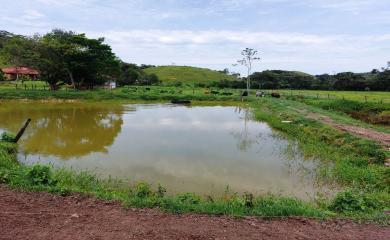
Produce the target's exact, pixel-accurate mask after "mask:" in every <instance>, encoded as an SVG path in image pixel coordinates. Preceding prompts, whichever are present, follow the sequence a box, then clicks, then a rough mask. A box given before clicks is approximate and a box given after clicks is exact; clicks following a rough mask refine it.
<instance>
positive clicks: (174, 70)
mask: <svg viewBox="0 0 390 240" xmlns="http://www.w3.org/2000/svg"><path fill="white" fill-rule="evenodd" d="M145 72H146V73H148V74H151V73H154V74H156V75H157V76H158V77H159V78H160V79H161V80H162V82H163V83H174V82H182V83H183V84H186V83H208V82H213V81H220V80H223V79H227V80H235V77H233V76H229V75H227V74H224V73H220V72H218V71H214V70H210V69H207V68H196V67H185V66H160V67H153V68H147V69H145Z"/></svg>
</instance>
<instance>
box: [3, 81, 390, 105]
mask: <svg viewBox="0 0 390 240" xmlns="http://www.w3.org/2000/svg"><path fill="white" fill-rule="evenodd" d="M0 86H1V85H0ZM1 87H2V88H4V89H16V90H26V91H27V90H41V91H47V90H51V89H50V86H49V85H44V84H23V83H17V84H12V85H3V86H1ZM138 88H142V86H138ZM95 89H106V90H112V89H113V87H112V86H108V85H107V86H100V87H97V88H95ZM59 90H61V91H77V89H73V88H72V87H69V86H63V87H62V88H61V89H59ZM86 90H87V89H86ZM219 90H220V91H224V90H223V89H219ZM192 91H193V94H195V91H198V90H195V89H193V90H192ZM201 91H203V90H201ZM210 91H211V92H213V91H212V90H211V89H210ZM227 91H230V92H234V93H236V94H240V93H241V92H242V91H244V89H229V90H227ZM261 91H262V92H264V93H265V95H268V96H270V95H271V94H272V93H278V94H279V95H280V96H281V97H296V98H302V99H304V98H306V99H319V100H346V101H347V100H350V101H359V102H365V103H381V104H383V103H386V104H387V103H390V92H389V93H388V96H384V97H383V96H376V95H372V94H371V95H370V93H369V92H361V93H360V92H359V93H357V92H351V93H350V94H348V93H346V94H343V92H339V93H338V94H335V91H333V92H328V93H326V92H307V91H296V90H294V91H288V90H261ZM206 92H207V91H205V94H206ZM255 93H256V90H251V95H255ZM207 94H210V93H207Z"/></svg>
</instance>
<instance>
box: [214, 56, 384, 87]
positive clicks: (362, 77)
mask: <svg viewBox="0 0 390 240" xmlns="http://www.w3.org/2000/svg"><path fill="white" fill-rule="evenodd" d="M250 79H251V88H252V89H311V90H343V91H351V90H354V91H368V90H373V91H390V63H389V64H388V66H387V67H385V68H382V69H381V70H377V69H374V70H372V71H371V72H368V73H353V72H342V73H337V74H321V75H310V74H306V73H303V72H296V71H283V70H266V71H262V72H255V73H253V74H251V75H250ZM210 86H211V87H220V88H245V87H246V78H242V79H239V80H237V81H228V80H221V81H216V82H213V83H211V84H210Z"/></svg>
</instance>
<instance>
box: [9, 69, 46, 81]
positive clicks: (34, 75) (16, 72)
mask: <svg viewBox="0 0 390 240" xmlns="http://www.w3.org/2000/svg"><path fill="white" fill-rule="evenodd" d="M1 71H2V72H3V73H4V75H5V77H6V79H8V80H18V79H19V77H20V76H26V77H29V78H30V79H31V80H36V79H38V77H39V71H38V70H35V69H32V68H28V67H6V68H2V69H1Z"/></svg>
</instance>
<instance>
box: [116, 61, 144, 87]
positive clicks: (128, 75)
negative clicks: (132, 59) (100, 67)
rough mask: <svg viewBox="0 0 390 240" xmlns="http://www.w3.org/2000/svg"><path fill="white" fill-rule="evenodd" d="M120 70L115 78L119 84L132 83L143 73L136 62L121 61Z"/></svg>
mask: <svg viewBox="0 0 390 240" xmlns="http://www.w3.org/2000/svg"><path fill="white" fill-rule="evenodd" d="M120 71H121V73H120V75H119V78H118V80H117V83H118V85H119V86H124V85H133V84H135V83H136V82H137V81H138V80H139V78H140V76H141V75H142V74H143V71H142V70H141V69H140V68H139V67H138V66H137V65H136V64H132V63H124V62H121V67H120Z"/></svg>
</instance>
